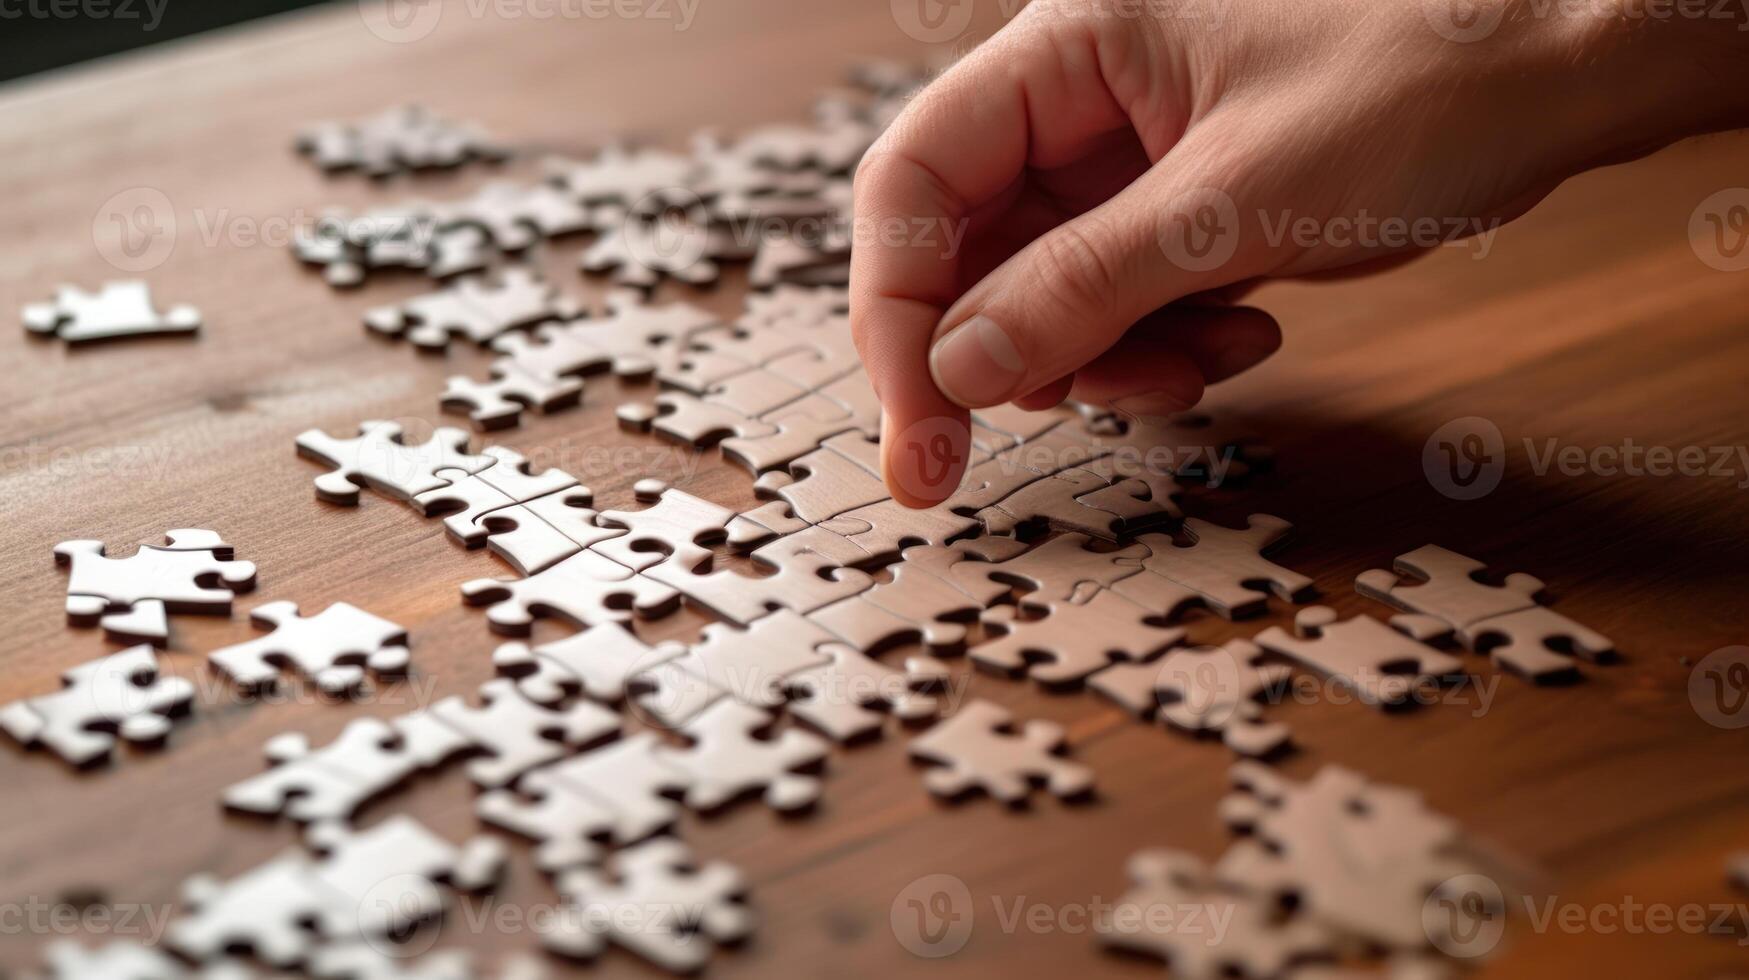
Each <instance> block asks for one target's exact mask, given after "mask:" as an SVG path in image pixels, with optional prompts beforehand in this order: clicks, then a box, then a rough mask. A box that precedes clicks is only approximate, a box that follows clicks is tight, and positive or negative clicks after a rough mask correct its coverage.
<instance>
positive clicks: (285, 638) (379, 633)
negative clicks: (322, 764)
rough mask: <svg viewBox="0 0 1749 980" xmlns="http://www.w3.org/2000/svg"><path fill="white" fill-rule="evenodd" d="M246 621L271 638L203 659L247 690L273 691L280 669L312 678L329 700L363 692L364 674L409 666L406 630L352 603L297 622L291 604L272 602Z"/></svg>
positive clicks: (394, 673)
mask: <svg viewBox="0 0 1749 980" xmlns="http://www.w3.org/2000/svg"><path fill="white" fill-rule="evenodd" d="M249 616H250V619H251V620H252V621H253V622H254V623H255V625H256V626H257V627H260V628H271V629H272V630H273V632H272V633H269V634H268V635H266V636H263V637H259V638H257V639H254V640H249V641H247V642H244V643H238V644H234V645H232V646H228V647H225V648H223V649H221V650H217V651H214V652H213V654H212V655H211V656H209V657H208V658H207V660H208V662H209V663H211V664H212V665H213V666H214V667H216V668H218V669H219V670H220V671H221V672H223V673H224V674H226V675H227V676H229V677H230V678H231V679H232V680H234V681H235V682H236V683H237V684H239V685H240V686H242V687H243V688H245V689H248V690H264V689H270V688H272V687H273V686H274V685H275V684H277V683H278V680H279V674H280V666H281V665H282V664H283V665H286V666H289V667H292V668H294V669H296V670H297V671H298V672H300V673H302V674H304V675H306V676H308V677H311V678H313V679H314V680H315V681H316V684H317V686H319V687H320V688H321V689H322V690H323V691H324V692H326V693H328V694H345V693H348V692H353V691H357V690H359V689H360V688H362V687H363V686H364V682H365V669H366V668H369V670H370V672H371V673H373V674H375V675H377V676H378V677H398V676H401V675H403V674H405V673H406V672H407V667H408V664H409V662H410V661H411V654H410V653H409V652H408V650H407V631H406V630H405V629H404V628H402V627H401V626H399V625H397V624H395V623H391V622H389V621H388V620H386V619H383V618H382V617H380V616H374V615H372V614H370V613H368V612H365V611H364V610H362V609H360V608H358V607H357V606H354V605H352V604H350V603H345V602H336V603H334V604H332V605H330V606H329V607H328V608H326V609H324V610H322V611H321V612H319V613H317V614H316V615H314V616H301V615H299V614H298V604H297V603H295V602H291V601H280V602H270V603H268V604H266V605H264V606H258V607H256V608H255V609H254V610H253V611H252V612H251V613H250V614H249Z"/></svg>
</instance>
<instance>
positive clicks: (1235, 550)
mask: <svg viewBox="0 0 1749 980" xmlns="http://www.w3.org/2000/svg"><path fill="white" fill-rule="evenodd" d="M1292 528H1293V525H1291V524H1289V523H1288V522H1287V521H1284V520H1282V519H1281V518H1279V517H1271V516H1270V515H1268V514H1252V515H1251V516H1250V518H1249V519H1248V520H1247V526H1246V527H1244V528H1240V529H1234V528H1226V527H1221V526H1220V525H1218V524H1210V523H1209V522H1207V521H1202V520H1197V519H1195V518H1192V519H1190V520H1187V521H1185V522H1184V533H1185V536H1186V537H1187V538H1189V540H1190V544H1188V545H1183V546H1180V545H1178V544H1177V543H1176V542H1174V541H1173V540H1172V538H1171V537H1169V536H1167V535H1164V534H1144V535H1142V536H1141V539H1140V540H1141V542H1142V543H1143V544H1145V545H1147V546H1148V550H1149V555H1148V557H1146V558H1143V559H1141V561H1140V562H1139V565H1140V567H1141V568H1144V569H1146V570H1148V571H1149V572H1152V573H1154V574H1155V575H1159V576H1162V577H1164V578H1167V579H1170V580H1172V581H1173V582H1176V583H1178V584H1179V585H1182V586H1184V587H1186V588H1188V589H1190V590H1191V591H1192V592H1195V593H1196V594H1197V596H1198V597H1199V598H1201V599H1202V601H1203V602H1204V603H1206V604H1207V605H1208V607H1209V608H1211V609H1213V610H1214V611H1215V612H1217V613H1220V614H1221V615H1222V616H1223V617H1225V618H1227V619H1236V618H1240V617H1244V616H1249V615H1253V614H1255V613H1257V612H1260V611H1261V610H1262V609H1263V608H1264V604H1265V603H1266V601H1267V598H1266V594H1265V593H1264V592H1263V589H1264V588H1267V589H1268V590H1269V591H1270V592H1273V593H1274V594H1275V595H1276V596H1278V597H1280V598H1281V599H1283V600H1285V601H1288V602H1301V601H1304V600H1305V599H1306V598H1307V597H1308V596H1310V595H1311V593H1312V591H1313V588H1312V580H1311V579H1309V578H1307V577H1306V576H1304V575H1301V574H1299V573H1298V572H1295V571H1293V570H1292V569H1288V568H1283V567H1282V566H1280V565H1277V564H1275V563H1274V562H1272V561H1269V560H1268V559H1267V558H1264V557H1263V556H1264V554H1266V553H1267V552H1268V551H1270V550H1271V549H1272V548H1274V547H1275V546H1276V545H1278V544H1279V543H1280V542H1281V541H1282V540H1283V539H1284V538H1286V537H1287V534H1288V532H1289V531H1290V530H1292Z"/></svg>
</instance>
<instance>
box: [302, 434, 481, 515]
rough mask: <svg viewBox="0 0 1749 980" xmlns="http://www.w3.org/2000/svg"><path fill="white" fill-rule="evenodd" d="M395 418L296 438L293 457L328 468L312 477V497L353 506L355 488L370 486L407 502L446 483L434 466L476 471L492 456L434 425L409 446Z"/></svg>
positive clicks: (457, 435) (355, 500)
mask: <svg viewBox="0 0 1749 980" xmlns="http://www.w3.org/2000/svg"><path fill="white" fill-rule="evenodd" d="M404 433H405V429H404V428H403V427H402V426H401V424H400V423H399V422H385V421H378V420H374V419H373V420H368V421H365V422H361V423H359V426H358V435H356V436H353V437H351V438H347V439H336V438H334V437H333V436H330V435H328V434H327V433H326V432H323V431H322V430H320V429H309V430H307V431H305V432H304V433H302V434H301V435H299V436H298V438H297V446H298V455H300V456H303V457H305V458H306V459H313V460H315V461H317V462H320V463H324V464H326V465H329V466H332V467H333V470H331V471H330V472H327V473H324V474H322V475H321V476H318V477H316V481H315V482H316V496H317V497H320V498H321V499H323V500H326V501H328V502H329V503H333V504H341V505H344V506H348V507H351V506H355V505H357V503H358V491H359V488H360V487H366V486H368V487H370V488H371V489H373V490H375V491H377V492H378V493H381V494H384V495H386V496H389V497H393V498H394V499H397V500H403V501H412V500H414V499H416V498H417V497H418V496H419V495H420V494H422V493H425V492H427V491H430V490H435V489H438V488H440V487H444V486H448V485H449V482H450V481H449V480H446V479H444V478H443V477H440V476H438V475H437V471H438V470H456V471H459V472H463V473H477V472H479V471H480V470H483V469H485V468H486V467H488V466H491V465H493V464H494V463H495V462H497V460H496V459H495V458H494V457H492V456H487V455H479V456H471V455H469V454H468V452H467V448H468V434H467V433H466V432H464V431H462V430H461V429H457V428H452V427H450V426H440V427H438V428H436V429H434V430H433V431H432V433H431V438H429V439H427V440H426V441H425V442H423V443H419V444H417V445H412V446H409V445H407V444H406V443H405V442H404V441H402V439H403V435H404Z"/></svg>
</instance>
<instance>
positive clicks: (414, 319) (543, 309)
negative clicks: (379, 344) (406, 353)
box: [364, 266, 580, 351]
mask: <svg viewBox="0 0 1749 980" xmlns="http://www.w3.org/2000/svg"><path fill="white" fill-rule="evenodd" d="M579 312H580V310H579V309H578V306H577V304H576V303H575V302H573V301H571V300H570V299H568V298H566V297H564V296H562V295H560V293H559V291H558V289H556V288H554V287H553V286H550V285H548V284H547V283H546V282H545V281H544V280H542V279H541V277H540V274H539V273H537V272H535V271H534V270H533V269H528V268H523V267H520V266H513V267H511V268H508V269H505V270H504V271H503V273H501V274H500V275H499V276H498V277H497V278H495V279H491V278H469V279H462V280H460V281H458V282H456V283H454V284H453V285H450V286H446V287H444V288H443V289H440V290H438V291H436V292H432V293H427V294H425V295H423V296H417V297H414V298H413V299H411V300H408V301H407V302H406V303H404V304H402V305H400V306H385V307H379V308H377V309H374V310H370V311H369V312H367V313H365V315H364V324H365V326H366V327H367V328H369V329H370V330H372V331H373V332H375V333H379V334H382V335H384V336H388V337H402V336H404V337H406V339H407V340H409V341H410V342H412V344H413V345H414V346H415V347H419V348H422V349H424V350H428V351H442V350H444V349H445V348H447V347H448V346H449V342H450V339H451V338H452V337H462V338H465V339H467V340H471V341H473V342H474V343H476V344H479V345H481V346H485V345H487V344H490V343H491V342H492V341H493V340H494V339H496V338H498V337H499V336H501V335H503V334H506V333H509V332H510V331H512V330H518V329H521V328H523V327H531V326H534V325H535V324H537V323H541V322H543V321H546V320H569V319H571V318H573V317H575V316H577V315H578V313H579Z"/></svg>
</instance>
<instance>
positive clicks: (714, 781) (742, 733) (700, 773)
mask: <svg viewBox="0 0 1749 980" xmlns="http://www.w3.org/2000/svg"><path fill="white" fill-rule="evenodd" d="M776 728H777V718H776V716H775V715H772V714H770V713H769V712H766V711H763V710H761V709H759V708H755V707H751V706H749V705H745V704H741V703H739V702H737V701H729V700H724V701H718V702H717V703H716V704H713V705H711V706H710V707H709V708H707V709H705V710H704V711H703V712H701V713H700V714H699V715H698V716H697V717H696V718H693V719H692V720H691V721H689V722H687V723H686V724H685V725H684V726H682V727H681V729H680V733H681V735H683V736H685V738H686V739H687V740H688V742H689V743H690V744H689V745H688V746H687V747H686V748H684V749H675V748H668V747H665V748H663V749H662V750H660V755H661V758H662V761H663V762H664V763H666V764H667V765H670V766H672V767H674V768H676V769H679V770H680V771H682V772H684V773H686V774H687V776H688V777H690V778H689V781H688V785H687V788H686V805H687V806H689V807H692V808H693V809H695V810H701V811H704V812H711V811H714V810H718V809H721V808H722V807H724V806H727V805H728V804H730V803H733V802H734V801H736V800H738V799H740V798H741V797H743V796H745V795H747V794H749V793H754V792H757V793H760V794H762V796H763V798H764V800H765V804H766V805H767V806H769V807H771V808H772V809H773V810H777V811H779V812H782V813H791V812H795V811H799V810H804V809H806V808H808V807H810V806H813V805H814V803H815V802H816V801H817V800H819V798H820V779H819V777H818V776H814V775H808V774H807V773H806V771H807V770H812V769H818V768H819V767H821V766H822V765H824V763H825V761H826V754H827V752H828V751H830V748H831V746H830V744H829V743H828V742H827V741H826V740H825V739H823V738H820V737H819V736H817V735H811V734H809V733H807V732H804V731H799V730H797V729H795V728H785V729H783V730H782V731H776Z"/></svg>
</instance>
